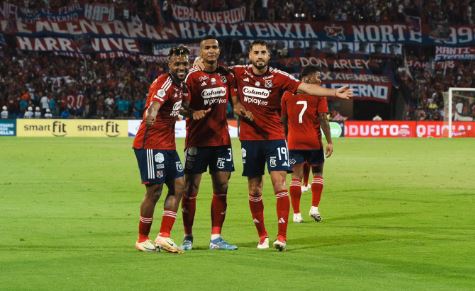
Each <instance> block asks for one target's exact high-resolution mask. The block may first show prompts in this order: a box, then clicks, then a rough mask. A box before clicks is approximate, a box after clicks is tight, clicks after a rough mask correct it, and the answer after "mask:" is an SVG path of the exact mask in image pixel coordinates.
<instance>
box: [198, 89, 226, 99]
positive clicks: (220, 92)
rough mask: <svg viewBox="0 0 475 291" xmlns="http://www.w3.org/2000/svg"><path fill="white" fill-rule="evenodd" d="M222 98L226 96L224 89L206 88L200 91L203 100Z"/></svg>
mask: <svg viewBox="0 0 475 291" xmlns="http://www.w3.org/2000/svg"><path fill="white" fill-rule="evenodd" d="M223 96H226V88H225V87H216V88H208V89H204V90H203V91H201V97H203V99H208V98H216V97H223Z"/></svg>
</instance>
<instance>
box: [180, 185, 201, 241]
mask: <svg viewBox="0 0 475 291" xmlns="http://www.w3.org/2000/svg"><path fill="white" fill-rule="evenodd" d="M197 194H198V193H194V194H191V195H190V196H185V195H184V196H183V200H181V211H182V213H183V228H184V230H185V235H192V234H193V221H194V220H195V212H196V195H197Z"/></svg>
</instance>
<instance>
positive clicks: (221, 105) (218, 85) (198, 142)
mask: <svg viewBox="0 0 475 291" xmlns="http://www.w3.org/2000/svg"><path fill="white" fill-rule="evenodd" d="M185 82H186V87H187V89H188V92H189V94H188V97H187V98H185V99H184V100H186V101H188V102H189V108H190V109H192V110H195V111H196V110H206V109H208V108H211V111H210V112H208V113H206V115H205V117H204V118H202V119H200V120H193V119H192V118H188V119H187V120H186V142H185V147H186V148H189V147H204V146H223V145H230V144H231V139H230V137H229V130H228V121H227V118H226V111H227V109H228V102H229V97H230V93H231V91H232V90H234V75H233V74H232V73H228V74H225V73H218V72H213V73H208V72H205V71H200V70H197V69H192V70H190V73H189V74H188V76H187V77H186V81H185ZM234 94H235V93H234Z"/></svg>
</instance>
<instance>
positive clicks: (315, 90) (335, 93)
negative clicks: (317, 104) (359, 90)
mask: <svg viewBox="0 0 475 291" xmlns="http://www.w3.org/2000/svg"><path fill="white" fill-rule="evenodd" d="M298 90H299V91H301V92H303V93H306V94H309V95H315V96H326V97H336V98H340V99H350V98H351V97H353V90H352V89H350V88H348V86H343V87H340V88H338V89H329V88H325V87H322V86H320V85H317V84H309V83H301V84H300V86H299V87H298Z"/></svg>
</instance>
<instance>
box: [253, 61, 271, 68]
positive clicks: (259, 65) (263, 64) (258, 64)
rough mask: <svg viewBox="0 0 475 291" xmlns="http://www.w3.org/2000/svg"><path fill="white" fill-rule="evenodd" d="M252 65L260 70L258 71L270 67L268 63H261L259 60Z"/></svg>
mask: <svg viewBox="0 0 475 291" xmlns="http://www.w3.org/2000/svg"><path fill="white" fill-rule="evenodd" d="M252 65H253V66H254V67H255V68H256V69H258V70H262V69H265V68H266V67H267V65H268V63H266V62H265V61H260V60H257V61H254V62H252Z"/></svg>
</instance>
